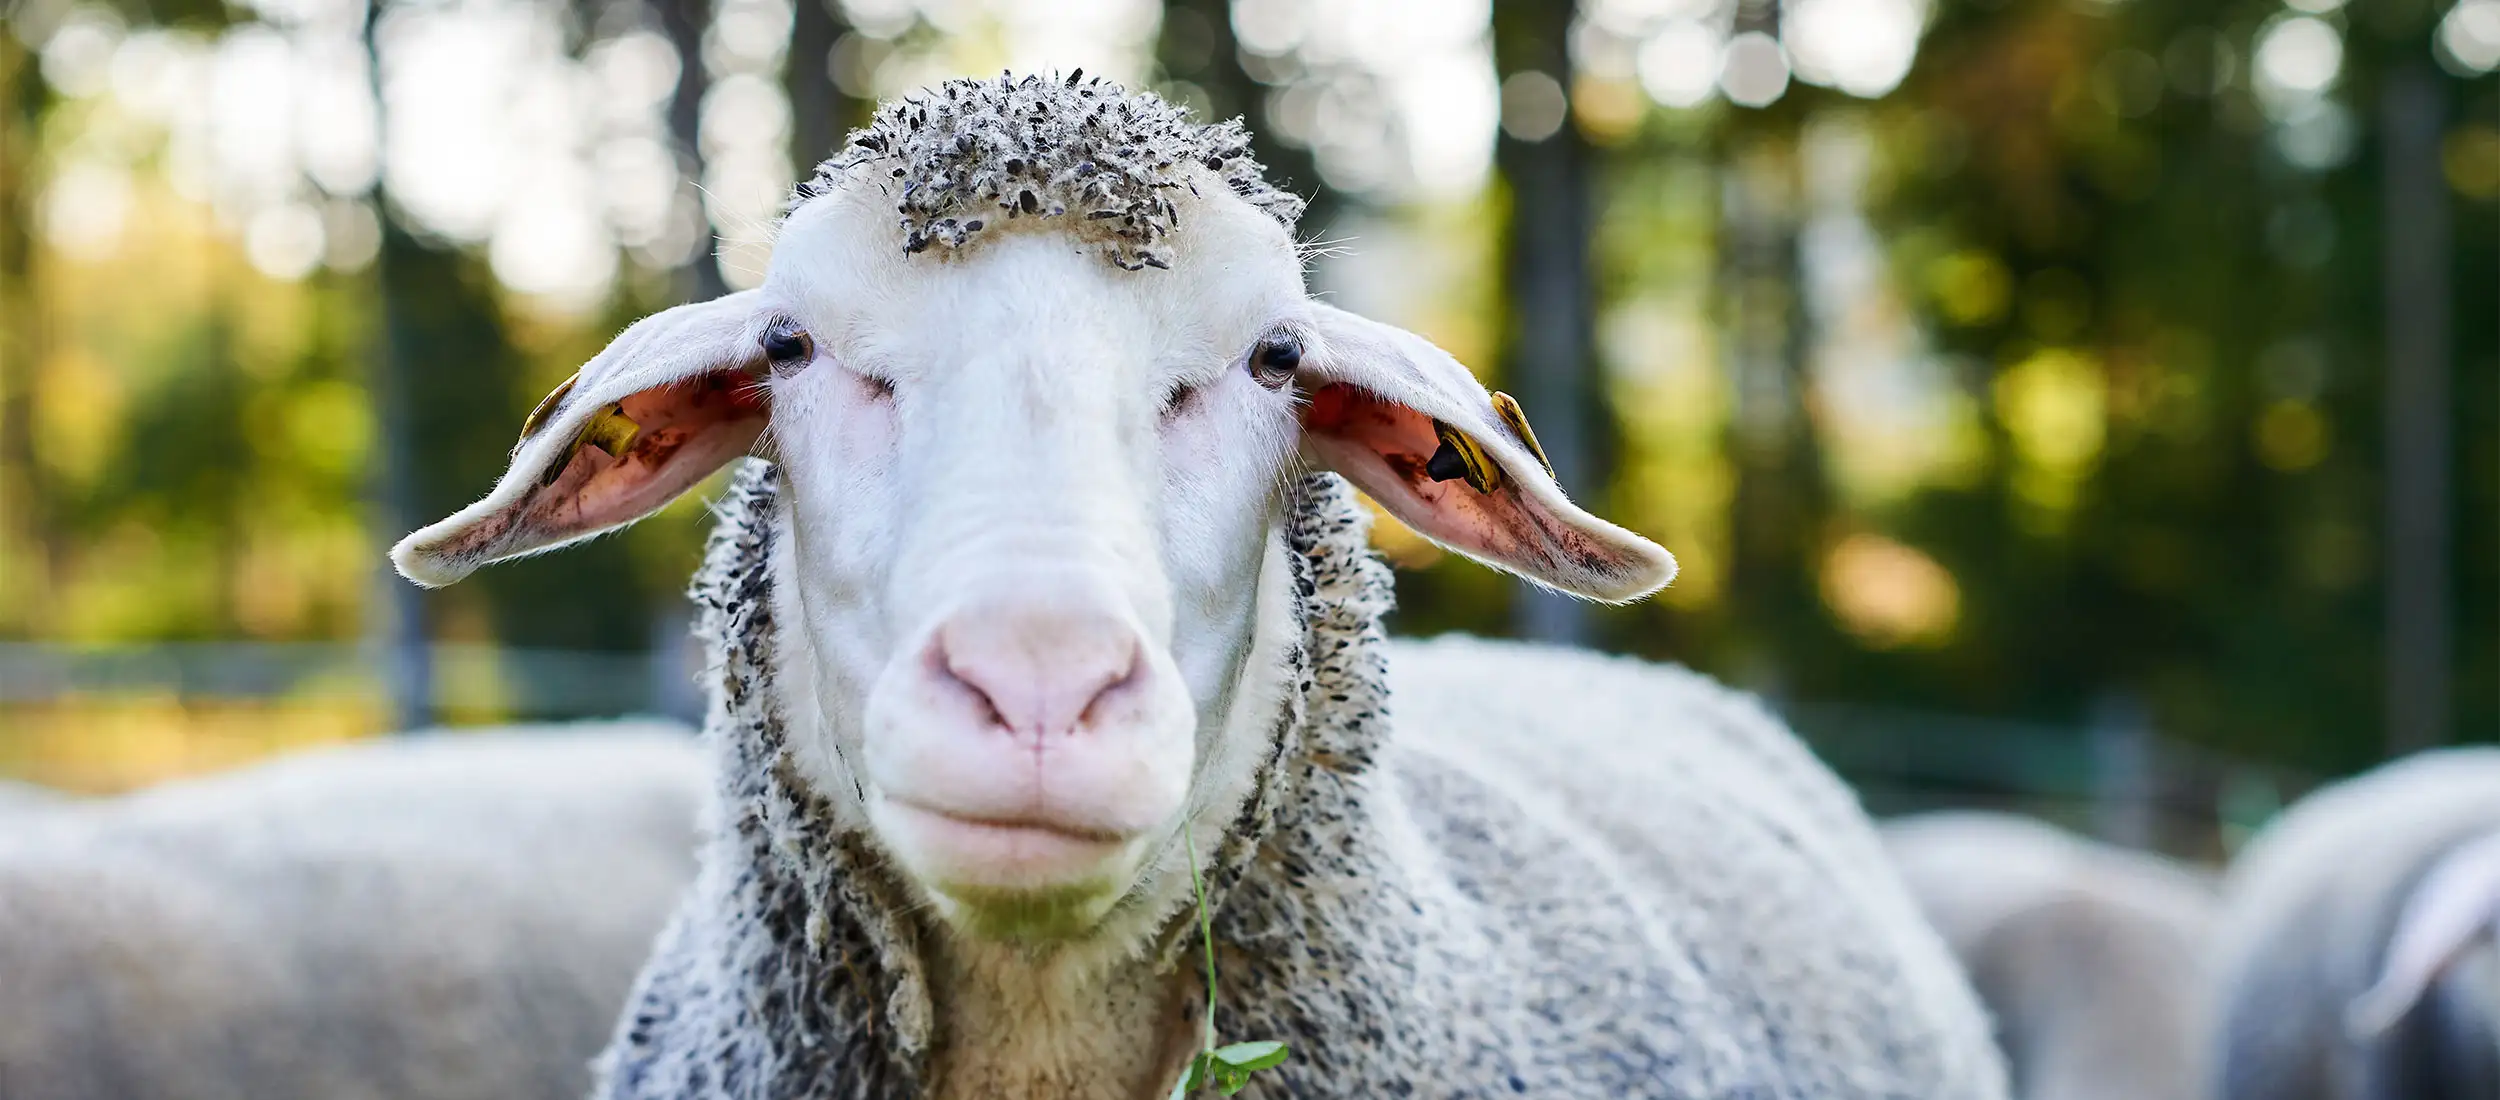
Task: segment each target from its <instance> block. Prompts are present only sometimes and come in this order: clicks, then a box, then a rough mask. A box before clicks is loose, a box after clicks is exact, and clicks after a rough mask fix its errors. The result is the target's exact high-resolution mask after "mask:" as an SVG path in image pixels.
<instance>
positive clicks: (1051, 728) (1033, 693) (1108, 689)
mask: <svg viewBox="0 0 2500 1100" xmlns="http://www.w3.org/2000/svg"><path fill="white" fill-rule="evenodd" d="M935 642H936V644H935V652H934V653H932V654H931V657H932V658H933V660H932V661H931V664H932V665H933V666H935V667H934V671H935V672H936V673H937V674H938V675H939V676H940V677H942V678H945V679H951V680H953V681H954V682H955V683H957V684H960V685H962V686H963V688H964V689H966V690H968V691H970V692H971V693H972V694H974V695H977V696H979V697H980V699H981V701H982V702H983V703H986V704H987V705H988V707H989V713H990V718H991V720H992V721H993V722H995V723H996V724H997V725H998V726H1000V727H1003V728H1004V729H1005V730H1006V731H1007V732H1008V733H1011V734H1014V735H1015V736H1016V737H1018V738H1021V739H1027V740H1033V741H1040V740H1042V739H1044V738H1048V737H1052V736H1057V735H1064V734H1073V733H1077V732H1079V731H1081V730H1083V729H1084V728H1086V727H1087V726H1089V725H1092V724H1094V723H1096V722H1097V721H1100V720H1102V719H1103V718H1105V717H1107V716H1106V715H1105V714H1104V713H1103V712H1104V711H1107V710H1110V709H1112V708H1113V707H1115V706H1117V705H1119V703H1120V701H1121V700H1122V699H1123V698H1124V697H1125V696H1128V695H1133V694H1135V692H1134V691H1133V690H1131V689H1133V688H1134V687H1135V686H1136V685H1137V683H1138V682H1139V681H1140V680H1141V679H1142V678H1143V669H1144V660H1143V658H1144V651H1143V649H1142V648H1141V647H1140V645H1139V643H1138V636H1137V631H1136V630H1135V629H1134V628H1133V627H1131V626H1130V625H1129V624H1128V623H1126V622H1124V621H1122V620H1120V619H1118V618H1115V617H1113V616H1110V615H1106V614H1102V613H1099V612H1087V611H1081V610H1075V609H1066V608H1051V607H1030V606H1026V607H1013V606H998V605H992V606H990V607H986V608H974V609H970V610H969V611H968V612H967V613H964V614H959V615H957V616H956V617H955V618H954V619H953V620H951V621H949V622H948V623H947V624H946V625H945V626H944V627H941V628H940V629H939V630H938V632H937V637H936V640H935Z"/></svg>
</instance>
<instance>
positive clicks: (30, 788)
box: [0, 779, 66, 814]
mask: <svg viewBox="0 0 2500 1100" xmlns="http://www.w3.org/2000/svg"><path fill="white" fill-rule="evenodd" d="M64 801H66V797H65V796H64V795H62V794H61V793H60V792H58V791H54V790H52V789H51V788H49V787H42V786H38V785H36V784H33V783H23V782H19V781H17V780H12V779H0V814H7V813H17V812H19V811H22V810H34V809H41V808H44V807H47V806H54V805H58V804H60V803H62V802H64Z"/></svg>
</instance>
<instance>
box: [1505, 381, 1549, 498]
mask: <svg viewBox="0 0 2500 1100" xmlns="http://www.w3.org/2000/svg"><path fill="white" fill-rule="evenodd" d="M1493 414H1494V415H1495V416H1499V417H1501V418H1502V423H1504V424H1507V425H1509V426H1510V433H1511V434H1512V435H1515V436H1518V437H1519V441H1520V442H1521V443H1525V444H1527V445H1528V453H1529V454H1532V455H1535V456H1536V464H1537V465H1539V466H1543V467H1545V476H1547V477H1552V476H1554V462H1553V460H1552V459H1549V458H1547V457H1545V448H1544V447H1543V446H1542V445H1540V444H1539V443H1537V441H1536V429H1534V428H1531V427H1529V426H1528V414H1527V411H1526V410H1524V409H1521V408H1520V407H1519V400H1518V399H1517V398H1514V397H1512V396H1511V395H1509V394H1506V393H1503V392H1502V391H1500V390H1495V391H1493Z"/></svg>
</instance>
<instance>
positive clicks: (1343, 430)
mask: <svg viewBox="0 0 2500 1100" xmlns="http://www.w3.org/2000/svg"><path fill="white" fill-rule="evenodd" d="M1310 310H1311V312H1310V323H1309V328H1308V338H1307V339H1306V341H1305V346H1304V348H1303V349H1302V359H1301V363H1300V365H1299V366H1298V367H1297V368H1296V371H1295V373H1296V376H1297V379H1298V381H1299V383H1300V385H1301V388H1302V391H1303V392H1304V393H1305V394H1307V395H1308V396H1309V399H1310V400H1309V404H1307V405H1306V406H1304V408H1303V410H1302V450H1303V454H1304V456H1305V457H1307V458H1308V459H1310V460H1311V461H1313V462H1314V463H1316V464H1318V465H1321V466H1325V467H1327V468H1328V469H1331V470H1335V471H1336V472H1338V473H1339V474H1342V475H1344V476H1345V478H1346V479H1347V480H1348V481H1352V482H1353V483H1354V485H1355V487H1356V488H1358V489H1361V490H1363V492H1365V493H1367V494H1369V495H1370V496H1371V498H1372V499H1373V500H1375V501H1377V502H1379V503H1380V506H1381V507H1383V508H1386V509H1388V510H1389V514H1391V515H1394V516H1396V517H1397V518H1398V519H1399V520H1400V521H1401V522H1403V523H1405V524H1406V525H1407V526H1409V527H1412V528H1414V529H1415V530H1416V531H1418V532H1420V533H1422V534H1423V535H1424V536H1425V537H1427V538H1430V539H1431V540H1433V541H1434V542H1437V543H1440V544H1441V545H1443V546H1447V547H1449V548H1450V549H1452V550H1456V551H1458V552H1459V553H1461V554H1465V555H1467V556H1468V557H1471V558H1475V559H1476V560H1478V561H1481V562H1484V563H1486V564H1488V565H1492V566H1496V567H1498V568H1501V569H1506V570H1509V571H1511V572H1513V573H1517V574H1519V575H1520V576H1522V577H1526V578H1527V579H1529V580H1531V581H1535V582H1537V583H1538V584H1542V585H1546V586H1548V587H1552V588H1557V589H1560V590H1562V591H1565V592H1569V593H1572V594H1574V595H1578V596H1586V597H1588V598H1590V599H1593V600H1606V601H1609V602H1616V603H1620V602H1624V601H1629V600H1636V599H1639V598H1641V597H1643V596H1646V595H1648V594H1650V593H1652V592H1655V591H1657V590H1658V589H1659V588H1660V587H1661V586H1663V585H1665V584H1666V583H1667V582H1668V581H1670V580H1673V579H1674V578H1675V558H1674V557H1672V556H1670V555H1669V554H1668V553H1667V552H1666V551H1665V550H1663V549H1660V548H1659V546H1658V545H1657V544H1656V543H1653V542H1651V541H1649V540H1648V539H1645V538H1642V537H1640V536H1639V535H1635V534H1633V533H1632V532H1630V531H1626V530H1624V529H1623V528H1620V527H1617V526H1615V525H1614V524H1611V523H1608V522H1606V521H1605V520H1602V519H1599V518H1597V517H1596V516H1592V515H1590V514H1588V513H1587V512H1585V511H1582V510H1581V509H1580V508H1579V506H1577V505H1575V504H1573V503H1571V501H1570V500H1569V499H1568V498H1566V497H1564V496H1563V492H1562V488H1561V487H1560V486H1558V485H1556V484H1555V483H1554V476H1553V471H1552V469H1551V468H1550V467H1548V465H1547V464H1546V461H1545V455H1544V452H1543V451H1542V450H1541V449H1539V447H1538V446H1537V442H1536V433H1535V432H1534V431H1533V430H1532V429H1531V428H1530V427H1529V426H1528V420H1527V417H1526V415H1525V414H1524V413H1523V412H1522V411H1521V410H1520V408H1519V404H1518V402H1515V401H1512V400H1511V399H1510V398H1509V397H1508V396H1506V395H1503V394H1488V393H1486V392H1485V389H1484V387H1483V386H1481V385H1479V384H1477V382H1476V379H1475V376H1474V375H1472V374H1470V373H1468V371H1467V368H1466V367H1464V366H1462V365H1460V364H1459V362H1458V360H1456V359H1453V358H1451V357H1450V354H1449V353H1448V352H1445V351H1442V350H1441V349H1440V348H1437V347H1434V346H1433V345H1432V343H1431V342H1430V341H1427V340H1425V339H1424V338H1423V337H1420V336H1417V335H1415V334H1414V333H1411V332H1408V331H1406V330H1405V329H1401V328H1397V327H1395V326H1392V325H1384V324H1381V323H1380V322H1377V321H1372V320H1368V319H1366V318H1363V317H1358V316H1356V315H1354V314H1351V313H1348V312H1346V311H1344V310H1342V309H1338V308H1336V307H1334V306H1329V305H1326V304H1323V303H1319V302H1313V303H1311V304H1310Z"/></svg>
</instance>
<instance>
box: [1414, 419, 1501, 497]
mask: <svg viewBox="0 0 2500 1100" xmlns="http://www.w3.org/2000/svg"><path fill="white" fill-rule="evenodd" d="M1432 431H1433V434H1435V435H1438V436H1440V437H1441V447H1440V449H1438V450H1436V451H1434V452H1432V458H1431V459H1430V460H1429V461H1427V462H1425V463H1424V472H1425V473H1427V474H1430V475H1432V480H1434V481H1456V480H1459V479H1461V478H1464V479H1466V481H1467V484H1468V486H1469V487H1470V488H1473V489H1474V490H1475V491H1477V492H1479V493H1490V492H1492V491H1493V490H1495V489H1499V488H1501V487H1502V468H1501V467H1500V466H1497V465H1495V464H1494V463H1493V459H1492V458H1491V457H1490V456H1487V455H1486V454H1485V453H1484V448H1483V447H1481V446H1478V445H1477V444H1476V441H1475V440H1474V439H1471V438H1469V437H1468V435H1467V433H1465V432H1462V431H1459V430H1458V429H1456V428H1453V427H1451V426H1449V425H1447V424H1444V423H1442V422H1440V421H1438V420H1435V421H1433V422H1432Z"/></svg>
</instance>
